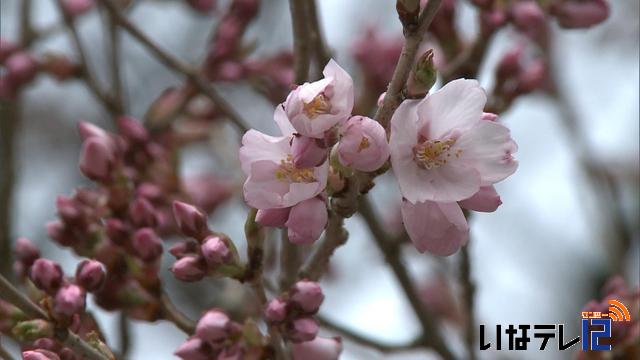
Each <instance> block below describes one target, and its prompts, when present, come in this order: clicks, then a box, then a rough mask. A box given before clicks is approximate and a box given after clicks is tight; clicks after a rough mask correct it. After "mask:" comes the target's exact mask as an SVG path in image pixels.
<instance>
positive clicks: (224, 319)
mask: <svg viewBox="0 0 640 360" xmlns="http://www.w3.org/2000/svg"><path fill="white" fill-rule="evenodd" d="M230 326H231V319H229V317H228V316H227V314H225V313H224V312H222V311H220V310H209V311H207V312H206V313H205V314H204V315H203V316H202V317H201V318H200V320H198V324H197V325H196V336H198V337H199V338H200V339H202V340H204V341H214V342H215V341H221V340H224V339H225V338H226V337H227V334H228V331H229V327H230Z"/></svg>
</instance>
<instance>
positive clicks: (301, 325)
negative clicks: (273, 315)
mask: <svg viewBox="0 0 640 360" xmlns="http://www.w3.org/2000/svg"><path fill="white" fill-rule="evenodd" d="M292 325H293V326H292V328H291V331H290V332H289V333H288V334H287V335H288V338H289V339H290V340H291V341H293V342H294V343H301V342H305V341H311V340H313V339H315V337H316V335H317V334H318V328H319V327H318V322H317V321H316V320H315V319H314V318H311V317H303V318H299V319H296V320H294V321H293V324H292Z"/></svg>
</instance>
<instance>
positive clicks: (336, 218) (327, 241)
mask: <svg viewBox="0 0 640 360" xmlns="http://www.w3.org/2000/svg"><path fill="white" fill-rule="evenodd" d="M343 222H344V219H343V218H342V216H340V215H338V214H336V213H335V212H333V211H331V212H330V213H329V224H328V225H327V229H326V230H325V235H324V238H323V239H322V242H321V243H320V246H318V247H317V248H316V249H315V250H314V251H313V253H311V255H310V256H309V257H308V258H307V260H306V261H305V263H304V265H303V266H302V268H300V271H299V272H298V277H299V278H301V279H309V280H314V281H317V280H319V279H320V277H321V276H322V275H323V274H324V273H325V272H326V270H327V267H328V264H329V259H330V258H331V255H333V253H334V252H335V250H336V249H337V248H338V247H339V246H341V245H343V244H344V243H346V242H347V239H348V237H349V236H348V233H347V231H346V230H345V229H344V227H343Z"/></svg>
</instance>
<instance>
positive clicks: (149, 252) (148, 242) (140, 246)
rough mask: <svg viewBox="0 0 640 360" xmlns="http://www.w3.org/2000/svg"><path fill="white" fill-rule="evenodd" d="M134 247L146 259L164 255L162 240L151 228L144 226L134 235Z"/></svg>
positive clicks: (150, 259) (154, 258)
mask: <svg viewBox="0 0 640 360" xmlns="http://www.w3.org/2000/svg"><path fill="white" fill-rule="evenodd" d="M132 245H133V249H134V251H135V253H136V255H138V257H140V258H141V259H142V260H144V261H148V262H150V261H154V260H156V259H158V258H159V257H160V255H162V240H160V238H159V237H158V235H156V233H155V231H153V229H151V228H142V229H140V230H138V231H136V233H135V234H134V235H133V242H132Z"/></svg>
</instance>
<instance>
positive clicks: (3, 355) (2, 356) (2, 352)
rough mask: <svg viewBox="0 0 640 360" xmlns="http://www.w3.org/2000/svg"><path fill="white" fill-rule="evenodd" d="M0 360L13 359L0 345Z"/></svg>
mask: <svg viewBox="0 0 640 360" xmlns="http://www.w3.org/2000/svg"><path fill="white" fill-rule="evenodd" d="M0 359H5V360H14V359H15V358H14V357H13V356H12V355H11V354H10V353H9V351H8V350H7V349H5V348H4V347H3V346H2V344H0Z"/></svg>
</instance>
